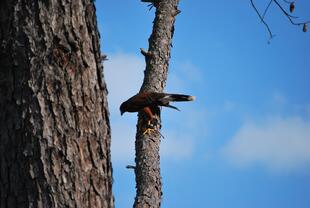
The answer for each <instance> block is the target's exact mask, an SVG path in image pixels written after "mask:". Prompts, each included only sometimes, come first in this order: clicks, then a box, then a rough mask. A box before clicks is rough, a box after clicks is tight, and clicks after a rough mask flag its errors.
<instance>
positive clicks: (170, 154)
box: [160, 131, 194, 160]
mask: <svg viewBox="0 0 310 208" xmlns="http://www.w3.org/2000/svg"><path fill="white" fill-rule="evenodd" d="M163 134H164V136H165V139H162V142H161V147H160V148H161V149H160V154H161V156H162V158H163V159H164V160H180V159H188V158H190V157H191V156H192V153H193V148H194V143H193V138H192V136H191V135H185V134H184V132H180V131H179V132H176V131H174V132H172V131H169V132H167V133H166V132H163Z"/></svg>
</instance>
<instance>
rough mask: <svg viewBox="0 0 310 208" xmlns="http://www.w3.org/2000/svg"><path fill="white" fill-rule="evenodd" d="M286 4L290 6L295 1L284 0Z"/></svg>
mask: <svg viewBox="0 0 310 208" xmlns="http://www.w3.org/2000/svg"><path fill="white" fill-rule="evenodd" d="M283 1H284V2H285V3H288V4H291V3H293V2H294V1H287V0H283Z"/></svg>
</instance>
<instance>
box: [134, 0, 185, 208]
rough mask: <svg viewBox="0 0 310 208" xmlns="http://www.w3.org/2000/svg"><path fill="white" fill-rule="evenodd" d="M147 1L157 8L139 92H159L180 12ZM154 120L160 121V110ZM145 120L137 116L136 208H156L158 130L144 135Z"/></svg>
mask: <svg viewBox="0 0 310 208" xmlns="http://www.w3.org/2000/svg"><path fill="white" fill-rule="evenodd" d="M142 2H150V3H152V4H153V6H154V7H155V8H156V14H155V20H154V25H153V32H152V34H151V36H150V38H149V49H148V51H147V52H146V51H144V50H143V49H141V53H142V54H143V55H144V56H145V61H146V69H145V72H144V73H145V74H144V81H143V85H142V87H141V89H140V91H153V92H162V91H163V89H164V87H165V85H166V80H167V72H168V66H169V59H170V48H171V45H172V37H173V32H174V21H175V16H176V15H177V14H178V13H179V12H180V11H179V10H178V8H177V6H178V3H179V0H142ZM153 111H156V112H158V113H157V118H158V120H160V112H159V109H153ZM146 123H147V118H146V117H145V115H143V114H142V113H139V115H138V124H137V135H136V144H135V146H136V159H135V160H136V168H135V175H136V188H137V193H136V198H135V203H134V207H135V208H142V207H143V208H148V207H152V208H158V207H160V204H161V197H162V183H161V176H160V156H159V146H160V138H161V136H160V133H159V130H160V128H161V126H160V125H158V126H156V129H157V131H155V132H153V133H151V134H143V132H144V131H145V129H146V128H147V126H146Z"/></svg>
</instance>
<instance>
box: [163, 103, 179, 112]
mask: <svg viewBox="0 0 310 208" xmlns="http://www.w3.org/2000/svg"><path fill="white" fill-rule="evenodd" d="M164 106H165V107H168V108H173V109H175V110H177V111H180V109H178V108H177V107H175V106H173V105H169V104H167V105H164Z"/></svg>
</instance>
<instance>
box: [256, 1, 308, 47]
mask: <svg viewBox="0 0 310 208" xmlns="http://www.w3.org/2000/svg"><path fill="white" fill-rule="evenodd" d="M283 1H284V2H285V3H288V4H294V1H292V2H291V1H288V0H283ZM250 2H251V4H252V7H253V8H254V10H255V12H256V14H257V15H258V17H259V18H260V20H261V21H262V23H263V24H264V25H265V27H266V28H267V30H268V33H269V37H270V38H269V41H270V40H271V39H272V38H273V37H274V35H273V34H272V32H271V29H270V27H269V25H268V23H267V22H266V21H265V16H266V14H267V12H268V10H269V8H270V5H271V3H272V2H274V3H275V4H276V5H277V7H278V8H279V9H280V10H281V11H282V13H283V14H284V15H285V16H286V17H287V18H288V19H289V21H290V23H291V24H292V25H297V26H300V25H303V31H304V32H306V31H307V24H308V23H310V21H305V22H295V21H294V20H293V19H295V18H298V17H296V16H293V15H291V14H289V13H288V12H287V11H286V10H285V9H284V8H283V7H282V5H281V4H280V3H279V2H278V0H270V1H269V3H268V5H267V7H266V8H265V10H264V13H263V15H261V13H260V12H259V11H258V9H257V7H256V5H255V3H254V2H253V0H250ZM291 12H292V11H291ZM269 41H268V42H269Z"/></svg>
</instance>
